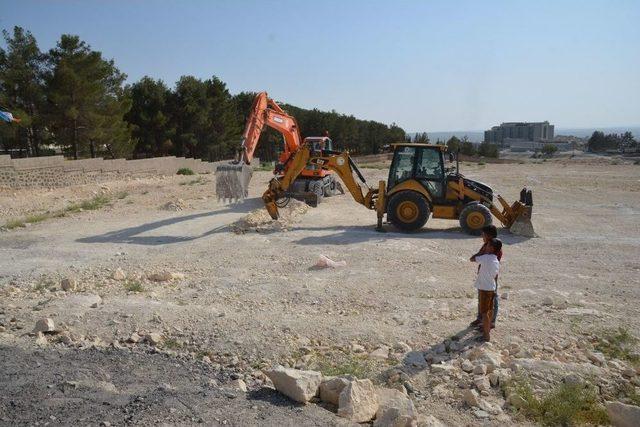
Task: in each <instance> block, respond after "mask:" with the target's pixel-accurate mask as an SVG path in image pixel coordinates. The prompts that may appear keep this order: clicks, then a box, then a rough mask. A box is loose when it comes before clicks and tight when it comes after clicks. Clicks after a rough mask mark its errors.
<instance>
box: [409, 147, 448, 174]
mask: <svg viewBox="0 0 640 427" xmlns="http://www.w3.org/2000/svg"><path fill="white" fill-rule="evenodd" d="M443 175H444V174H443V170H442V163H441V161H440V152H439V151H438V150H434V149H426V148H423V149H421V150H420V158H419V159H418V165H417V167H416V178H426V179H435V180H441V179H442V177H443Z"/></svg>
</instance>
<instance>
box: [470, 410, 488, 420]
mask: <svg viewBox="0 0 640 427" xmlns="http://www.w3.org/2000/svg"><path fill="white" fill-rule="evenodd" d="M473 415H474V416H475V417H476V418H478V419H481V420H484V419H486V418H489V414H488V413H487V412H485V411H483V410H482V409H475V410H474V411H473Z"/></svg>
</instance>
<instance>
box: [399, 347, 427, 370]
mask: <svg viewBox="0 0 640 427" xmlns="http://www.w3.org/2000/svg"><path fill="white" fill-rule="evenodd" d="M404 364H405V365H409V366H413V367H416V368H424V367H426V366H427V361H426V360H425V358H424V353H423V352H421V351H416V350H414V351H409V352H408V353H406V354H405V355H404Z"/></svg>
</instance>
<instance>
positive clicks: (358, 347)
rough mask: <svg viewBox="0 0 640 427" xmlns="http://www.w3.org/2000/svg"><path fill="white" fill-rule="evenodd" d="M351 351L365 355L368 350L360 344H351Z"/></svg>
mask: <svg viewBox="0 0 640 427" xmlns="http://www.w3.org/2000/svg"><path fill="white" fill-rule="evenodd" d="M351 351H353V352H354V353H364V352H365V351H367V349H366V348H364V346H363V345H360V344H355V343H354V344H351Z"/></svg>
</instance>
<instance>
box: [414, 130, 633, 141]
mask: <svg viewBox="0 0 640 427" xmlns="http://www.w3.org/2000/svg"><path fill="white" fill-rule="evenodd" d="M596 130H599V131H602V132H604V133H624V132H627V131H629V132H631V133H633V135H634V136H635V137H636V139H638V138H640V126H619V127H600V128H561V127H556V128H555V131H554V133H555V134H556V135H573V136H577V137H580V138H584V137H589V136H591V134H592V133H593V132H594V131H596ZM426 132H427V135H429V139H430V140H431V141H432V142H436V141H437V140H438V139H440V140H441V141H447V140H448V139H449V138H451V137H452V136H454V135H455V136H457V137H458V138H460V139H462V138H463V137H464V136H466V137H467V138H469V141H471V142H482V141H483V140H484V131H483V130H454V131H448V132H429V131H426ZM418 133H421V132H418ZM415 134H416V132H413V133H410V132H408V133H407V135H410V136H411V137H413V136H414V135H415Z"/></svg>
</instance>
